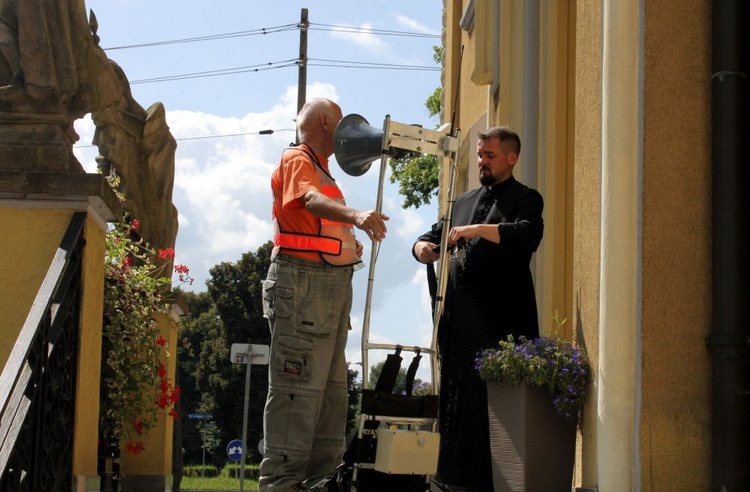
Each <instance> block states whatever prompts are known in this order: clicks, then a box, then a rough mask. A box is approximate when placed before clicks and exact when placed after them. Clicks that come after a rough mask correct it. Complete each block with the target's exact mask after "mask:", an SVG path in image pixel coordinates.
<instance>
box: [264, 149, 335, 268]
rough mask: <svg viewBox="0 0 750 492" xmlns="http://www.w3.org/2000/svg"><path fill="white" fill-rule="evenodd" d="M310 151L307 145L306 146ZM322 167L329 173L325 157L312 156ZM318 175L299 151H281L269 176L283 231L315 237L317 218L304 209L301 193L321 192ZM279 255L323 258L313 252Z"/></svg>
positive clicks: (317, 226) (274, 207) (286, 252)
mask: <svg viewBox="0 0 750 492" xmlns="http://www.w3.org/2000/svg"><path fill="white" fill-rule="evenodd" d="M308 150H309V148H308ZM315 157H316V158H317V159H318V162H319V163H320V165H321V167H322V168H323V169H324V170H325V171H326V172H328V159H327V158H325V157H321V156H319V155H317V154H316V155H315ZM321 186H322V185H321V183H320V178H318V174H317V173H316V172H315V164H314V163H313V162H312V161H311V160H310V157H309V156H308V155H307V154H305V153H304V152H303V151H302V150H299V149H296V148H291V149H287V150H285V151H284V154H283V155H282V156H281V163H280V164H279V167H277V168H276V170H274V172H273V174H272V175H271V190H272V191H273V211H274V214H275V217H276V220H277V221H278V223H279V229H280V230H281V231H283V232H294V233H298V234H309V235H313V236H317V235H318V233H319V232H320V219H318V218H317V217H316V216H314V215H313V214H311V213H310V212H308V211H307V210H306V209H305V204H304V196H305V194H306V193H307V192H308V191H310V190H315V191H320V188H321ZM279 254H283V255H288V256H293V257H295V258H301V259H304V260H311V261H323V259H322V258H321V257H320V253H318V252H315V251H295V250H289V249H282V250H281V251H280V253H279Z"/></svg>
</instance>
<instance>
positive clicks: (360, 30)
mask: <svg viewBox="0 0 750 492" xmlns="http://www.w3.org/2000/svg"><path fill="white" fill-rule="evenodd" d="M298 29H300V24H299V23H296V24H283V25H280V26H274V27H263V28H260V29H250V30H247V31H235V32H227V33H221V34H211V35H207V36H194V37H190V38H181V39H169V40H165V41H153V42H150V43H139V44H129V45H123V46H113V47H111V48H104V51H115V50H126V49H132V48H151V47H155V46H167V45H172V44H183V43H199V42H203V41H216V40H218V39H232V38H239V37H247V36H261V35H263V36H265V35H267V34H278V33H281V32H288V31H294V30H298ZM309 29H310V30H316V31H328V32H345V33H352V34H377V35H381V36H400V37H411V38H430V39H440V35H439V34H427V33H420V32H409V31H394V30H388V29H372V28H369V27H352V26H342V25H335V24H317V23H316V24H314V23H312V22H311V23H310V27H309Z"/></svg>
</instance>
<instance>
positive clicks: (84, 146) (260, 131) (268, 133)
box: [73, 128, 297, 149]
mask: <svg viewBox="0 0 750 492" xmlns="http://www.w3.org/2000/svg"><path fill="white" fill-rule="evenodd" d="M295 131H297V130H295V129H294V128H279V129H278V130H271V129H268V130H259V131H257V132H244V133H225V134H221V135H203V136H200V137H180V138H175V140H176V141H178V142H182V141H185V140H207V139H210V138H227V137H246V136H249V135H273V134H274V133H281V132H295ZM94 147H98V145H93V144H92V145H75V146H73V148H74V149H91V148H94Z"/></svg>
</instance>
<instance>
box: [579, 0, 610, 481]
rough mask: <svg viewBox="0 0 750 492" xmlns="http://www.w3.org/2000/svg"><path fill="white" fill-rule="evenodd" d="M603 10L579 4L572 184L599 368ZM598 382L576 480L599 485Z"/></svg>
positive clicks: (586, 332)
mask: <svg viewBox="0 0 750 492" xmlns="http://www.w3.org/2000/svg"><path fill="white" fill-rule="evenodd" d="M601 26H602V10H601V2H599V1H578V2H577V7H576V31H575V32H576V39H575V50H576V65H575V143H574V153H575V165H574V185H573V210H574V214H573V228H574V230H575V236H574V238H573V251H574V253H573V306H572V313H573V319H572V320H571V321H572V322H573V324H574V328H575V331H576V333H577V338H578V340H579V341H580V342H581V343H582V345H583V346H584V347H585V349H586V353H587V354H588V356H589V359H590V361H591V367H592V368H593V369H594V370H595V369H596V367H597V365H598V362H599V360H598V353H599V263H600V240H601V238H600V223H601V210H600V204H601V193H600V190H601V165H600V162H601V152H602V149H601V134H602V121H601V114H602V107H601V100H602V97H601V77H602V74H601V59H602V45H601V39H602V32H601ZM595 379H596V376H595V373H594V377H593V378H592V380H595ZM596 401H597V388H596V385H595V384H593V383H592V384H591V386H590V387H589V394H588V395H587V402H586V407H585V410H584V416H583V422H582V426H583V432H582V438H581V439H580V441H579V449H578V456H577V459H576V479H575V482H576V484H577V485H580V486H586V487H594V486H596V484H597V481H598V477H597V467H596V419H597V412H596Z"/></svg>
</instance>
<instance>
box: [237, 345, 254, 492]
mask: <svg viewBox="0 0 750 492" xmlns="http://www.w3.org/2000/svg"><path fill="white" fill-rule="evenodd" d="M252 354H253V346H252V345H248V346H247V354H246V356H247V369H246V370H245V406H244V411H243V413H242V457H241V458H240V492H243V490H245V489H244V486H245V456H246V455H247V411H248V409H249V408H250V366H251V365H252V364H251V363H250V361H251V358H252Z"/></svg>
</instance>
